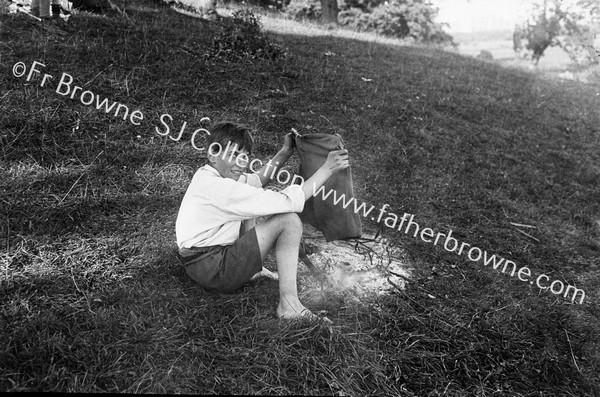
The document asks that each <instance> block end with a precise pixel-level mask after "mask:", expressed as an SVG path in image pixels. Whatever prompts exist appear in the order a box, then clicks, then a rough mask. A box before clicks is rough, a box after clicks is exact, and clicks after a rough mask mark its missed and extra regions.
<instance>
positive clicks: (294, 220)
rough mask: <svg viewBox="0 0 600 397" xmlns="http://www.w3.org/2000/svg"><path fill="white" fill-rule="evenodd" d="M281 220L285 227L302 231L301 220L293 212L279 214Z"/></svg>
mask: <svg viewBox="0 0 600 397" xmlns="http://www.w3.org/2000/svg"><path fill="white" fill-rule="evenodd" d="M278 216H280V217H281V221H282V222H283V225H284V227H285V228H286V229H293V230H298V231H300V232H302V221H301V220H300V217H299V216H298V214H296V213H295V212H288V213H285V214H279V215H278Z"/></svg>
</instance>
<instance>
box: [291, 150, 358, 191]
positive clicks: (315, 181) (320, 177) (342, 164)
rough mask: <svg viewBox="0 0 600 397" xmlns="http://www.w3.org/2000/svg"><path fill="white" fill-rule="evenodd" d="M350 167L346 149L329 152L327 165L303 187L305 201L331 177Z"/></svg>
mask: <svg viewBox="0 0 600 397" xmlns="http://www.w3.org/2000/svg"><path fill="white" fill-rule="evenodd" d="M349 166H350V160H349V159H348V151H347V150H346V149H341V150H335V151H333V152H329V154H328V155H327V160H326V161H325V164H323V165H322V166H321V168H319V169H318V170H317V171H316V172H315V173H314V174H313V175H312V176H311V177H310V178H308V179H307V180H306V181H305V182H304V184H303V185H302V191H303V192H304V200H308V199H309V198H311V197H312V196H314V195H315V194H316V192H317V190H319V188H320V187H321V186H323V184H324V183H325V182H326V181H327V179H329V177H330V176H331V175H333V174H335V173H336V172H338V171H341V170H343V169H346V168H348V167H349Z"/></svg>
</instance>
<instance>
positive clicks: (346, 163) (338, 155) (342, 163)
mask: <svg viewBox="0 0 600 397" xmlns="http://www.w3.org/2000/svg"><path fill="white" fill-rule="evenodd" d="M348 167H350V160H349V158H348V151H347V150H346V149H341V150H334V151H333V152H329V154H328V155H327V160H325V164H323V168H325V169H326V170H328V171H329V172H331V173H332V174H333V173H336V172H337V171H340V170H343V169H346V168H348Z"/></svg>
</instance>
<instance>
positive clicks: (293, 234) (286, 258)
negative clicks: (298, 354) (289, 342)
mask: <svg viewBox="0 0 600 397" xmlns="http://www.w3.org/2000/svg"><path fill="white" fill-rule="evenodd" d="M256 237H257V238H258V245H259V247H260V253H261V256H262V258H263V259H264V258H266V256H267V253H268V252H269V250H270V249H271V248H272V247H273V245H275V250H276V251H275V257H276V259H277V269H278V272H279V305H278V306H277V311H276V313H277V317H279V318H290V319H291V318H299V317H302V316H308V317H315V318H316V316H315V315H314V314H313V313H312V312H310V311H309V310H308V309H307V308H306V307H304V305H303V304H302V303H300V300H299V299H298V287H297V285H296V272H297V270H298V249H299V248H300V239H301V238H302V222H301V221H300V218H299V217H298V215H297V214H295V213H287V214H278V215H273V216H272V217H271V218H269V219H268V220H267V221H265V222H263V223H261V224H260V225H258V226H256Z"/></svg>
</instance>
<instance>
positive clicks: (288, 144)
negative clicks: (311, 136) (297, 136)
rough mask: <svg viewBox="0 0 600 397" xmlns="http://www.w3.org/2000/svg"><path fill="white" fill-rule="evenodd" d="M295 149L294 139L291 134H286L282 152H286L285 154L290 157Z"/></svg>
mask: <svg viewBox="0 0 600 397" xmlns="http://www.w3.org/2000/svg"><path fill="white" fill-rule="evenodd" d="M295 147H296V142H295V141H294V138H293V137H292V133H291V132H290V133H288V134H286V135H285V138H284V140H283V148H281V150H283V151H284V152H286V153H287V154H289V155H290V156H291V155H292V154H294V148H295Z"/></svg>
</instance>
